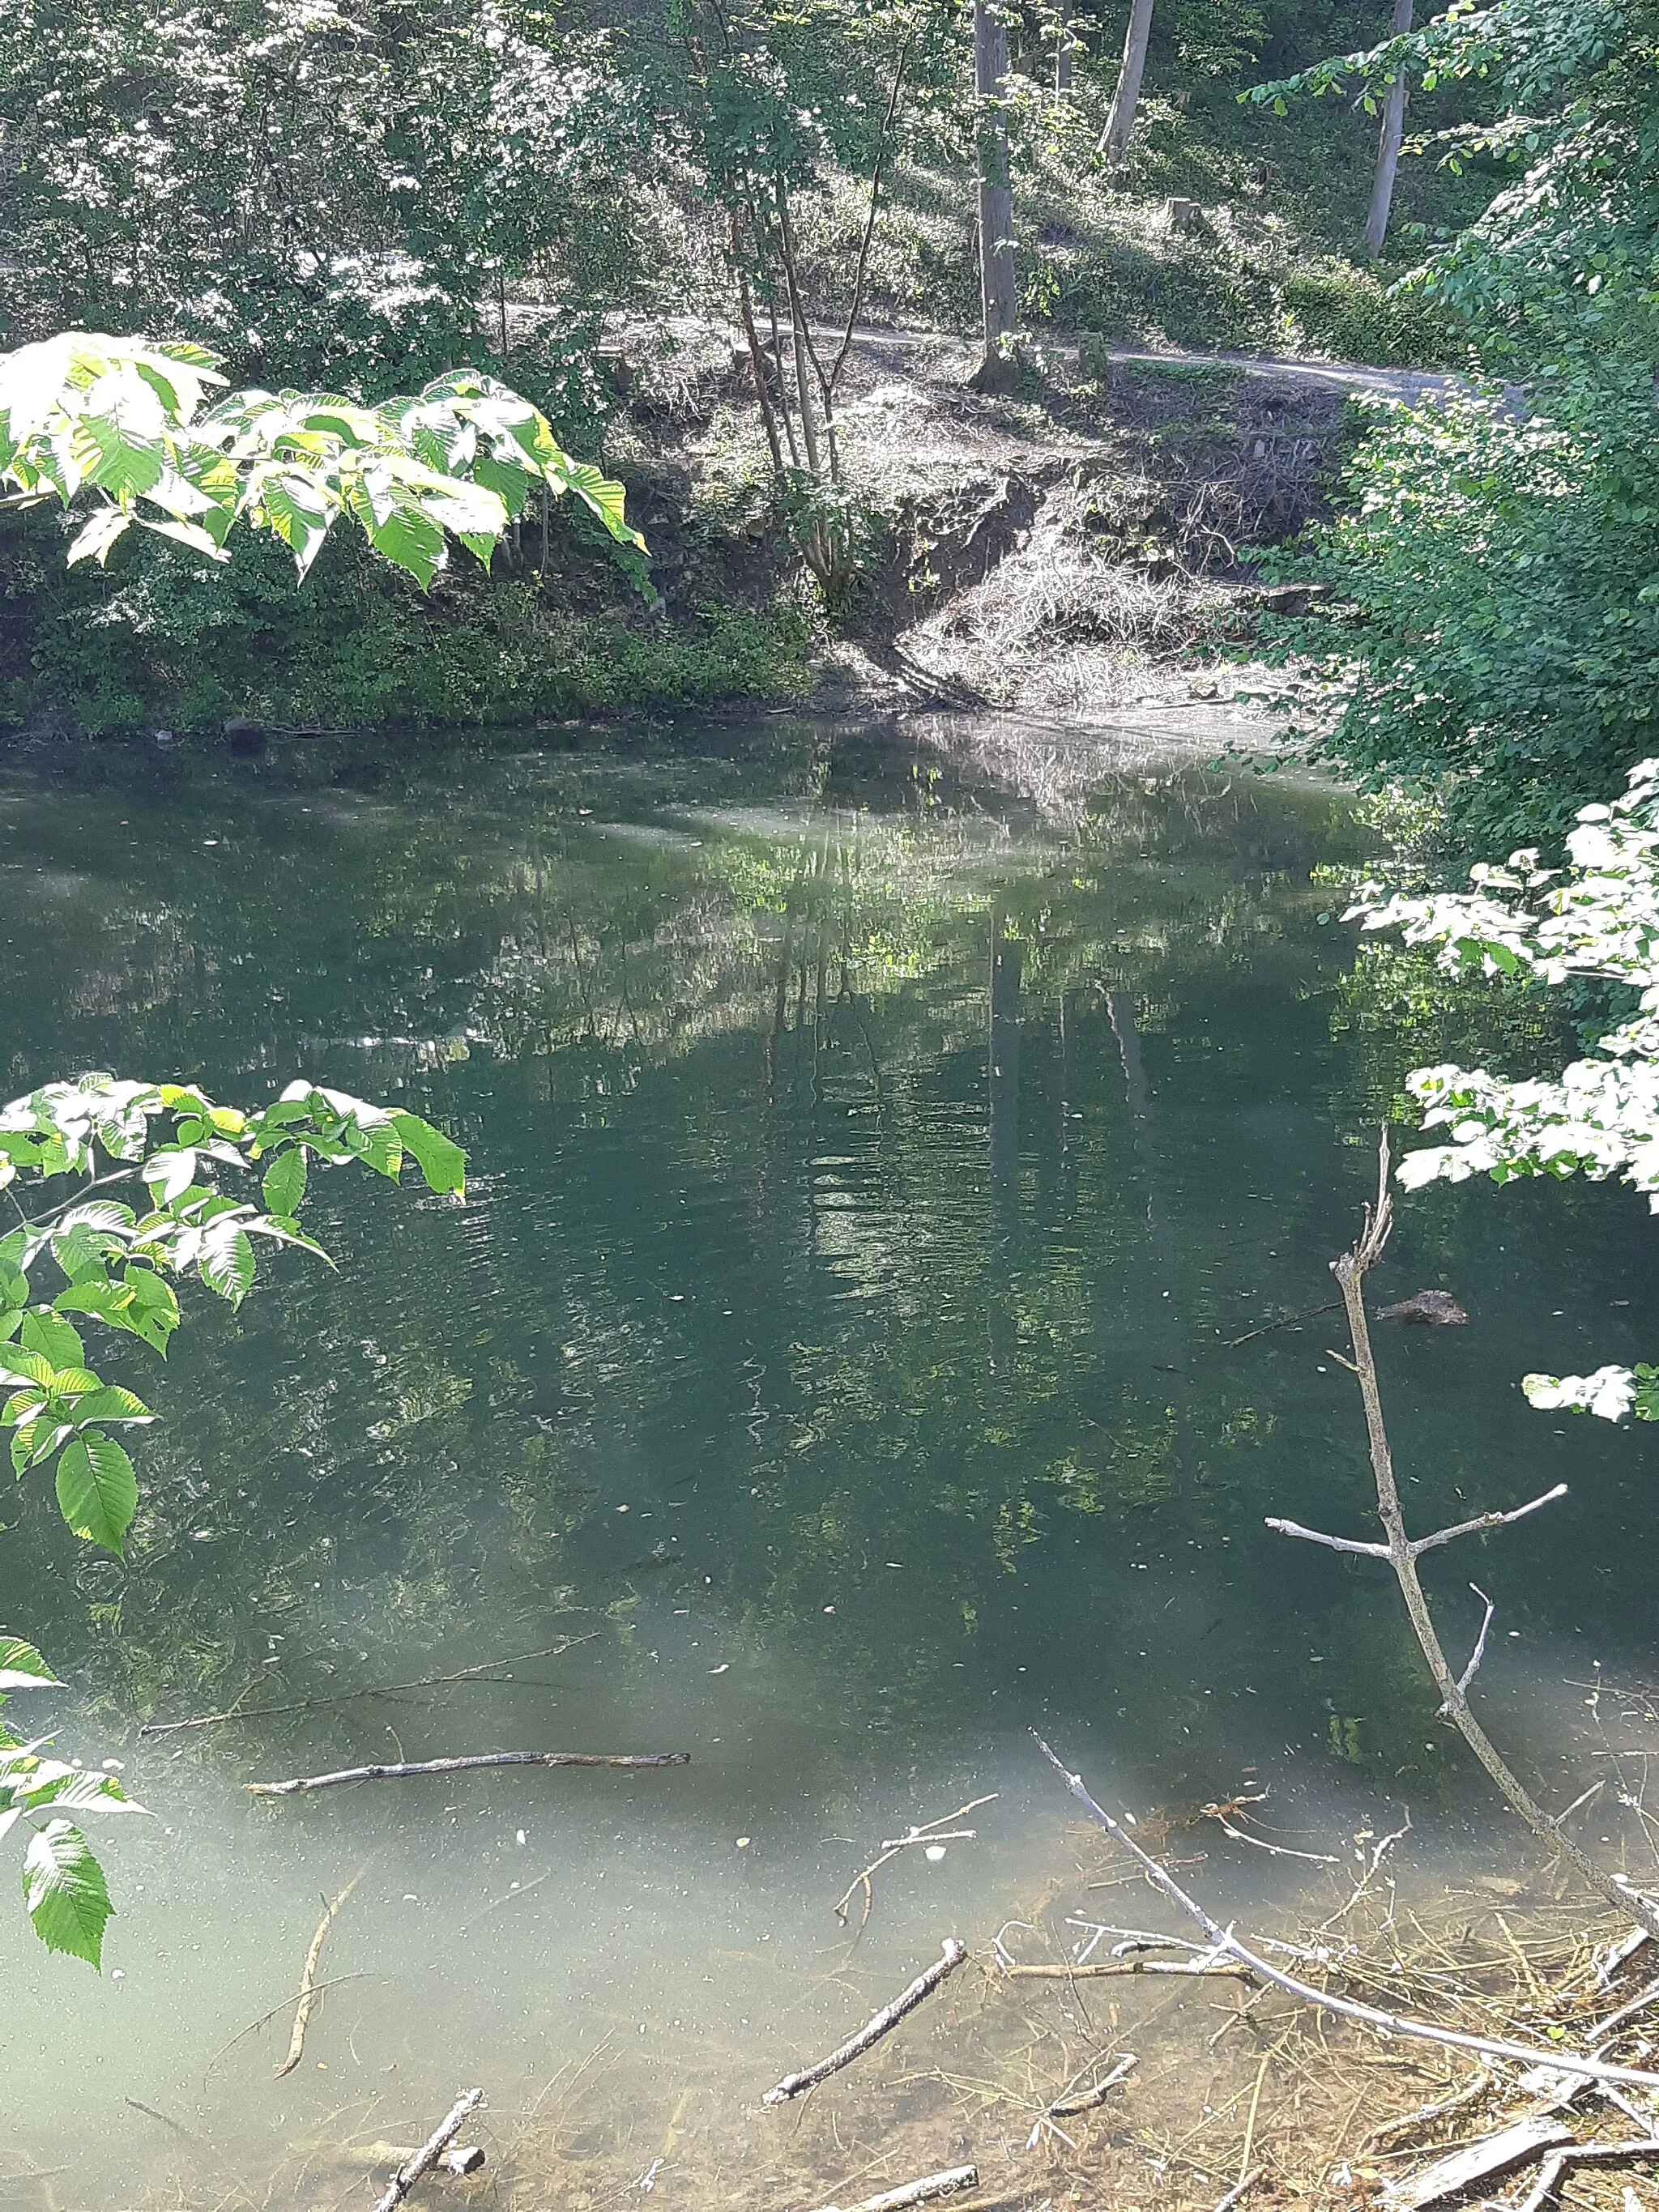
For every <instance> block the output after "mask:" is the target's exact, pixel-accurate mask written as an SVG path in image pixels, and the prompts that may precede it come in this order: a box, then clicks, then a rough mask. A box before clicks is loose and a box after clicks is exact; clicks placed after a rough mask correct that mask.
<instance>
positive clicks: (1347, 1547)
mask: <svg viewBox="0 0 1659 2212" xmlns="http://www.w3.org/2000/svg"><path fill="white" fill-rule="evenodd" d="M1267 1526H1268V1528H1271V1529H1273V1531H1274V1532H1275V1534H1278V1535H1280V1536H1300V1537H1301V1539H1302V1541H1303V1542H1304V1544H1322V1545H1323V1546H1324V1547H1325V1548H1326V1550H1327V1551H1328V1552H1352V1553H1355V1554H1357V1555H1358V1557H1359V1558H1361V1559H1387V1558H1388V1556H1389V1547H1388V1546H1387V1545H1386V1544H1364V1543H1360V1542H1358V1541H1357V1540H1356V1539H1355V1538H1353V1537H1352V1536H1327V1535H1325V1534H1323V1533H1322V1531H1321V1530H1319V1529H1317V1528H1304V1527H1303V1526H1302V1523H1301V1522H1299V1521H1279V1520H1275V1519H1274V1518H1273V1516H1271V1515H1269V1516H1268V1520H1267Z"/></svg>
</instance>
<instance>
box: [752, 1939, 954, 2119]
mask: <svg viewBox="0 0 1659 2212" xmlns="http://www.w3.org/2000/svg"><path fill="white" fill-rule="evenodd" d="M967 1956H968V1946H967V1945H966V1944H965V1943H964V1942H963V1941H962V1940H961V1938H960V1937H959V1936H946V1937H945V1949H944V1953H943V1954H942V1955H941V1956H940V1957H939V1958H938V1959H936V1960H934V1961H933V1965H932V1966H929V1967H927V1970H926V1971H925V1972H922V1973H920V1974H918V1975H917V1976H916V1978H915V1981H914V1982H912V1983H911V1984H910V1986H909V1988H908V1989H907V1990H901V1991H900V1992H899V1994H898V1996H896V1997H895V1998H894V1999H893V2002H892V2003H891V2004H890V2005H884V2006H883V2007H882V2008H881V2010H880V2011H879V2012H878V2013H877V2014H875V2015H873V2017H872V2018H871V2019H869V2020H867V2021H866V2022H865V2023H864V2026H863V2027H861V2028H860V2030H859V2032H858V2033H857V2034H856V2035H850V2036H848V2039H847V2040H846V2042H845V2043H843V2044H842V2046H841V2048H840V2049H839V2050H838V2051H831V2052H830V2053H829V2057H827V2058H820V2059H819V2060H818V2061H817V2063H816V2065H812V2066H803V2067H802V2069H800V2071H799V2074H786V2075H784V2077H783V2079H782V2081H777V2082H775V2083H774V2084H773V2086H772V2087H771V2088H769V2090H768V2091H767V2093H766V2094H765V2095H764V2096H763V2098H762V2099H761V2102H762V2104H763V2105H783V2104H787V2102H788V2100H790V2098H791V2097H799V2095H800V2094H801V2093H802V2091H803V2090H805V2089H816V2088H817V2085H818V2083H819V2082H820V2081H828V2080H829V2076H830V2075H832V2074H839V2073H840V2071H841V2069H842V2067H843V2066H850V2065H851V2064H852V2063H853V2061H854V2059H855V2058H862V2057H863V2056H864V2054H865V2052H866V2051H868V2050H870V2049H871V2047H872V2045H875V2044H878V2043H879V2042H880V2041H881V2039H882V2038H883V2036H884V2035H890V2034H891V2033H892V2032H893V2030H894V2029H895V2028H896V2027H897V2026H898V2024H899V2022H900V2021H902V2019H903V2018H904V2016H905V2015H906V2014H907V2013H912V2012H914V2011H915V2008H916V2007H917V2006H918V2005H919V2004H920V2003H921V2001H922V1999H923V1998H924V1997H926V1996H931V1995H932V1994H933V1991H934V1990H936V1989H937V1988H938V1987H939V1984H940V1983H941V1982H942V1981H944V1980H945V1978H946V1976H947V1975H950V1974H954V1973H955V1972H956V1970H957V1967H958V1966H960V1965H961V1964H962V1962H963V1960H964V1959H965V1958H966V1957H967Z"/></svg>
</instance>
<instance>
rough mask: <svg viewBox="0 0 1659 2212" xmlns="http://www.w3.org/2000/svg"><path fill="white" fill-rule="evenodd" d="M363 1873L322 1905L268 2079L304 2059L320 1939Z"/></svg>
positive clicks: (314, 1998)
mask: <svg viewBox="0 0 1659 2212" xmlns="http://www.w3.org/2000/svg"><path fill="white" fill-rule="evenodd" d="M363 1874H364V1869H363V1868H362V1867H359V1868H358V1869H357V1871H356V1874H354V1875H352V1877H351V1879H350V1881H349V1882H348V1883H347V1884H346V1886H345V1887H344V1888H343V1890H342V1891H341V1892H340V1894H339V1895H338V1896H337V1898H335V1899H333V1900H332V1902H331V1903H330V1904H329V1905H325V1907H324V1910H323V1917H322V1918H321V1919H320V1920H319V1922H318V1923H317V1933H316V1934H315V1935H314V1936H313V1937H312V1939H311V1948H310V1949H309V1950H308V1951H307V1953H306V1963H305V1966H304V1968H303V1969H302V1971H301V1975H300V1994H299V1997H298V1999H297V2001H296V2002H295V2007H294V2032H293V2033H292V2034H291V2035H290V2036H289V2039H288V2056H287V2057H286V2058H284V2059H283V2063H282V2064H281V2065H280V2066H278V2067H277V2068H276V2071H275V2073H274V2074H273V2075H272V2077H271V2078H272V2080H273V2081H281V2080H282V2078H283V2075H284V2074H291V2073H292V2072H293V2071H294V2069H295V2067H296V2066H297V2065H298V2064H299V2063H300V2061H301V2058H302V2057H304V2056H305V2047H306V2029H307V2027H308V2025H309V2024H310V2021H311V2008H312V2007H313V2005H314V2004H315V2003H316V2002H317V1961H318V1960H319V1958H321V1956H322V1954H323V1938H324V1937H325V1936H326V1935H327V1933H328V1931H329V1929H330V1928H331V1925H332V1924H333V1920H334V1916H335V1914H336V1913H337V1911H339V1909H340V1907H341V1906H342V1905H343V1904H344V1903H345V1901H346V1899H347V1898H349V1896H350V1894H351V1893H352V1891H353V1890H354V1889H356V1887H357V1885H358V1883H359V1882H360V1881H362V1878H363Z"/></svg>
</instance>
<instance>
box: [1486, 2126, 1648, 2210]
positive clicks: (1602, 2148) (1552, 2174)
mask: <svg viewBox="0 0 1659 2212" xmlns="http://www.w3.org/2000/svg"><path fill="white" fill-rule="evenodd" d="M1633 2158H1659V2136H1641V2137H1638V2138H1637V2139H1636V2140H1635V2141H1633V2142H1616V2143H1572V2144H1570V2145H1568V2146H1567V2148H1565V2149H1562V2150H1557V2151H1552V2152H1551V2153H1550V2154H1549V2156H1548V2157H1547V2159H1546V2160H1544V2164H1543V2168H1542V2171H1541V2172H1540V2174H1539V2176H1538V2179H1537V2180H1536V2181H1535V2182H1534V2184H1533V2185H1532V2190H1531V2192H1530V2194H1529V2195H1528V2197H1527V2198H1526V2201H1525V2202H1524V2203H1522V2205H1521V2206H1520V2208H1519V2212H1541V2207H1542V2206H1543V2205H1544V2204H1546V2203H1547V2202H1548V2200H1549V2199H1550V2197H1553V2195H1554V2193H1555V2190H1556V2186H1557V2185H1558V2184H1559V2181H1560V2179H1561V2177H1562V2175H1563V2174H1564V2173H1565V2172H1566V2170H1567V2168H1568V2167H1569V2166H1591V2165H1595V2166H1623V2165H1625V2164H1626V2163H1627V2162H1628V2161H1629V2160H1632V2159H1633Z"/></svg>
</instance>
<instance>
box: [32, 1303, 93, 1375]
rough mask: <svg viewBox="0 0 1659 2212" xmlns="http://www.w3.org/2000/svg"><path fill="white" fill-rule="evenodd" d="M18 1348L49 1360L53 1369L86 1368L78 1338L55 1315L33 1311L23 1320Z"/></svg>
mask: <svg viewBox="0 0 1659 2212" xmlns="http://www.w3.org/2000/svg"><path fill="white" fill-rule="evenodd" d="M22 1344H23V1348H24V1350H25V1351H26V1352H39V1353H40V1355H41V1357H42V1358H45V1359H49V1360H51V1362H52V1365H53V1367H54V1368H58V1367H82V1366H84V1365H85V1364H86V1357H87V1352H86V1346H84V1345H83V1344H82V1341H81V1339H80V1336H79V1334H78V1333H77V1332H76V1330H75V1329H73V1328H70V1324H69V1323H68V1322H66V1321H59V1320H58V1317H57V1316H56V1315H55V1314H51V1313H46V1312H44V1311H42V1310H41V1309H40V1307H38V1306H37V1307H35V1308H34V1309H33V1310H32V1311H31V1312H29V1313H27V1314H25V1315H24V1316H23V1328H22Z"/></svg>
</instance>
